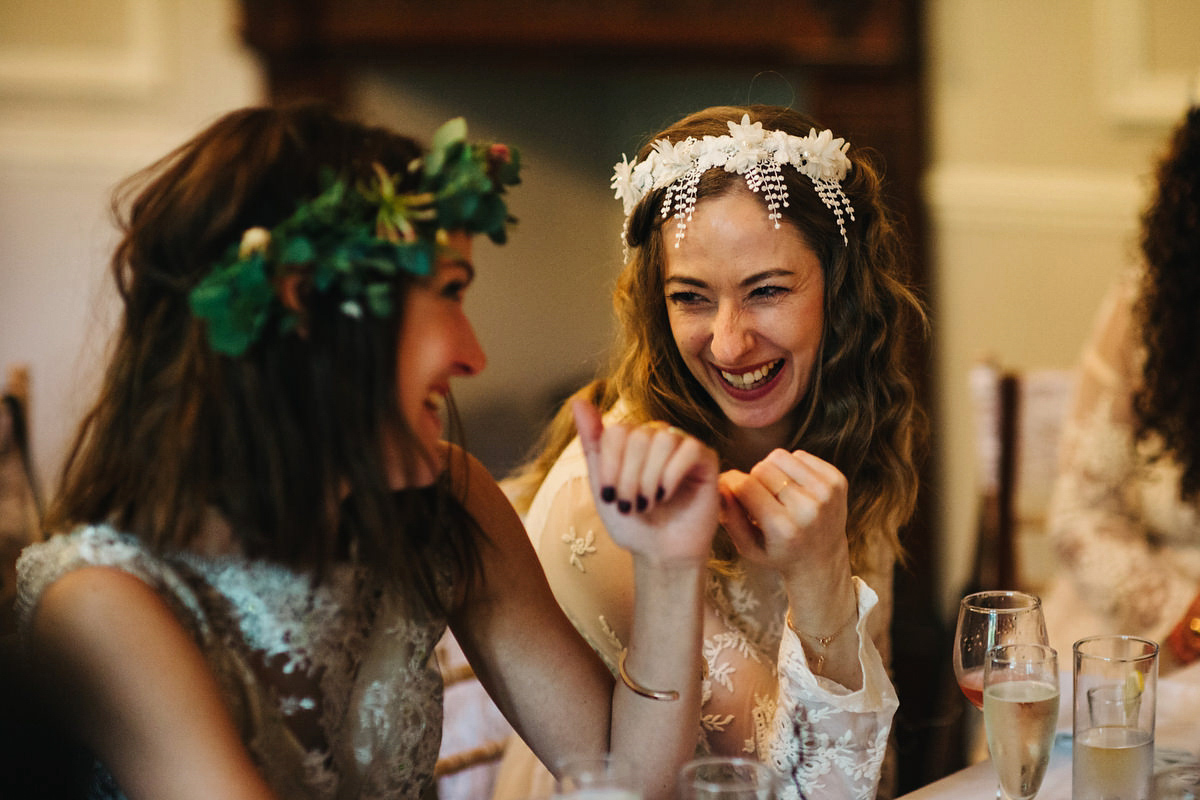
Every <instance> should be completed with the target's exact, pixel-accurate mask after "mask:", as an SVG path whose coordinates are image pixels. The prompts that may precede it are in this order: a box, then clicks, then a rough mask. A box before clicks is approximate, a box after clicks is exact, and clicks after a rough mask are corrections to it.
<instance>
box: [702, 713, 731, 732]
mask: <svg viewBox="0 0 1200 800" xmlns="http://www.w3.org/2000/svg"><path fill="white" fill-rule="evenodd" d="M731 722H733V714H726V715H725V716H721V715H720V714H702V715H701V716H700V725H701V726H702V727H703V728H704V730H706V731H713V732H715V733H720V732H721V731H724V730H725V728H726V726H727V725H729V723H731Z"/></svg>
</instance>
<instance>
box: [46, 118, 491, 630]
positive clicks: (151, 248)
mask: <svg viewBox="0 0 1200 800" xmlns="http://www.w3.org/2000/svg"><path fill="white" fill-rule="evenodd" d="M421 153H422V150H421V148H420V147H419V146H418V145H417V143H416V142H415V141H413V140H412V139H409V138H407V137H404V136H400V135H397V134H394V133H392V132H390V131H387V130H385V129H382V128H376V127H368V126H365V125H363V124H360V123H357V122H353V121H350V120H347V119H343V118H341V117H339V116H336V115H335V114H334V113H332V112H331V111H329V110H328V109H326V108H323V107H321V106H318V105H311V104H304V105H296V106H290V107H286V108H278V109H275V108H257V109H245V110H240V111H235V112H232V113H230V114H228V115H226V116H224V117H222V118H221V119H219V120H218V121H216V122H215V123H214V124H212V125H211V126H210V127H209V128H207V129H206V130H204V131H203V132H201V133H200V134H198V135H197V136H196V137H195V138H193V139H192V140H191V141H189V142H187V143H186V144H184V145H183V146H181V147H179V148H178V149H176V150H175V151H174V152H172V153H171V154H169V155H167V156H166V157H165V158H163V159H161V160H160V161H158V162H157V163H155V164H153V165H151V166H150V167H148V168H147V169H145V170H143V171H142V172H140V173H138V174H136V175H135V176H133V177H132V178H130V179H129V180H128V181H126V182H125V183H124V184H122V186H121V187H119V188H118V190H117V192H116V194H115V195H114V200H113V211H114V214H115V216H116V217H117V221H118V225H119V226H120V228H121V231H122V234H123V235H122V238H121V240H120V243H119V245H118V246H117V248H116V251H115V253H114V255H113V257H112V261H111V265H110V268H111V271H112V275H113V278H114V279H115V281H116V286H117V290H118V292H119V294H120V297H121V299H122V301H123V303H124V313H123V318H122V321H121V325H120V328H119V331H118V334H117V337H116V340H115V344H114V352H113V355H112V358H111V361H110V363H109V365H108V368H107V372H106V374H105V377H104V380H103V385H102V388H101V391H100V396H99V398H98V400H97V401H96V403H95V405H94V406H93V407H92V409H91V410H90V411H89V412H88V414H87V415H86V416H85V418H84V420H83V422H82V424H81V426H80V429H79V432H78V434H77V436H76V439H75V442H74V445H73V447H72V449H71V451H70V454H69V457H68V460H67V462H66V465H65V467H64V470H63V475H62V480H61V482H60V485H61V490H60V493H59V494H58V496H57V499H56V501H55V502H54V504H53V507H52V509H51V510H50V513H49V514H48V518H47V522H46V526H47V529H48V530H51V531H64V530H68V529H69V528H71V527H72V526H75V525H79V524H89V523H99V522H108V523H111V524H113V525H114V526H115V527H117V528H119V529H121V530H124V531H128V532H131V533H133V534H135V535H137V536H139V537H140V538H142V539H143V540H144V541H146V542H147V543H148V544H149V545H150V546H151V547H153V548H155V549H156V550H159V551H169V550H174V549H180V548H186V547H187V546H188V545H189V544H191V543H193V542H194V541H195V540H196V537H197V536H198V535H199V533H200V531H201V528H202V526H203V524H204V520H205V518H206V516H207V515H208V514H210V513H211V512H213V511H215V512H217V513H219V514H220V516H221V517H222V518H223V519H224V520H225V521H226V522H228V523H229V525H230V526H231V528H232V530H233V532H234V536H235V538H236V540H237V542H238V543H239V545H240V546H241V548H242V549H243V550H244V551H245V553H246V554H247V555H248V556H252V557H265V558H269V559H274V560H277V561H279V562H282V563H285V564H288V565H293V566H297V567H303V568H313V569H315V571H316V573H317V574H318V575H320V574H321V573H322V572H323V570H324V569H326V568H327V566H328V565H329V564H331V563H333V562H334V561H339V560H345V559H347V558H350V557H356V558H357V559H359V560H360V561H361V562H362V563H365V564H369V565H371V566H372V567H373V568H375V569H377V570H378V572H379V574H380V575H382V576H386V578H387V579H389V580H391V581H393V582H394V583H395V584H396V585H397V586H398V587H399V588H400V590H401V591H402V592H403V594H404V596H405V597H406V598H407V599H408V600H410V601H413V602H416V603H418V604H419V605H421V606H424V607H425V608H428V609H430V610H436V611H445V608H444V603H443V601H442V600H440V599H439V594H438V591H437V588H436V585H435V584H436V581H435V579H434V568H433V567H434V565H437V568H438V569H442V568H445V567H446V565H447V564H448V565H449V567H450V568H451V569H452V571H453V572H454V573H455V577H457V578H459V579H461V580H460V582H459V584H458V585H460V586H462V585H466V584H468V583H469V581H470V578H472V577H473V576H474V575H475V574H477V568H478V558H479V554H478V550H477V540H476V533H477V529H476V528H475V526H473V525H471V524H469V520H465V517H466V512H465V511H463V510H462V508H461V505H460V504H459V503H458V502H457V500H456V498H455V493H456V491H457V490H453V491H452V490H451V488H450V487H449V486H447V485H441V486H437V487H434V488H433V489H431V490H421V491H402V492H393V491H392V490H391V489H390V488H389V486H388V482H387V474H386V470H385V455H384V449H385V441H386V440H387V439H388V437H398V439H399V441H400V443H401V446H400V447H399V448H398V449H399V450H400V451H401V452H403V453H405V457H406V462H405V464H404V468H405V469H406V470H407V472H408V474H410V475H412V474H413V470H414V468H415V467H416V465H417V459H418V458H421V457H422V456H421V455H420V452H421V451H420V449H419V445H418V442H417V439H416V437H415V436H414V435H413V433H412V432H411V430H410V429H409V427H408V425H407V424H406V422H405V420H404V419H403V415H402V414H401V413H400V412H399V406H398V403H397V398H396V378H397V370H398V364H397V355H396V354H397V337H398V332H399V330H400V329H401V323H402V320H401V316H402V314H403V309H404V305H405V304H404V299H405V297H406V296H407V292H408V291H409V290H410V288H411V287H412V286H414V284H415V282H416V281H417V280H418V279H416V278H414V277H412V276H411V275H408V274H407V273H405V272H403V271H399V272H400V274H399V275H398V276H397V277H396V278H395V283H394V287H393V291H394V294H393V297H394V302H393V307H394V308H395V309H396V312H395V314H393V316H391V317H390V318H386V319H379V318H376V317H374V316H373V315H369V314H368V315H363V316H362V318H361V319H356V318H352V317H350V316H348V315H346V314H344V313H342V312H341V311H340V310H339V305H340V303H341V301H342V298H340V297H338V296H336V293H335V292H332V291H316V290H314V289H312V287H309V289H308V290H307V291H303V292H302V297H303V300H302V302H303V306H304V307H303V311H302V317H303V333H302V334H299V333H297V332H295V331H293V332H291V333H284V332H282V331H280V330H279V329H277V328H276V327H275V326H271V325H268V326H266V327H265V328H264V330H263V332H262V334H261V335H260V337H259V339H258V340H257V341H256V342H255V343H254V344H253V345H251V347H250V348H249V349H248V350H247V351H246V353H245V354H244V355H243V356H240V357H237V358H228V357H225V356H221V355H218V354H216V353H214V351H213V350H212V349H211V348H210V346H209V344H208V341H207V339H206V337H205V330H204V327H203V324H202V322H200V321H198V320H197V319H196V318H195V317H194V316H193V315H192V314H191V312H190V310H189V307H188V294H189V292H190V291H191V289H192V288H193V287H194V286H196V284H197V283H198V282H199V281H200V280H201V279H202V278H203V277H204V276H205V275H206V274H207V273H208V272H209V271H210V270H211V269H212V266H213V264H214V263H215V262H216V261H217V260H218V259H219V258H221V257H222V255H223V254H224V253H225V252H226V251H227V249H228V248H229V247H230V246H231V245H233V244H235V243H237V242H238V241H239V239H240V237H241V235H242V233H243V232H244V231H245V230H247V229H248V228H251V227H254V226H262V227H265V228H271V227H273V226H275V225H276V224H278V223H279V222H280V221H282V220H283V219H285V218H286V217H288V216H289V215H291V214H292V212H293V211H295V209H296V207H297V206H298V205H299V204H300V203H301V202H303V201H306V200H308V199H311V198H313V197H315V196H316V195H317V194H319V193H320V191H321V189H322V188H323V185H322V183H321V175H322V172H323V171H326V170H332V171H333V173H335V174H336V175H337V176H338V177H342V178H346V179H348V180H350V181H354V180H357V179H363V180H365V179H366V178H368V177H369V176H370V175H371V174H372V166H371V165H372V164H374V163H379V164H381V165H382V166H384V167H385V168H386V169H387V170H388V171H389V172H392V173H394V174H396V175H398V176H401V179H403V180H404V181H405V185H397V190H398V191H405V190H413V189H414V188H415V186H416V182H417V180H418V179H419V174H418V173H415V172H410V171H409V165H410V164H411V163H412V162H413V160H414V159H415V158H417V157H418V156H420V155H421ZM447 511H448V512H449V513H446V512H447ZM464 522H466V523H468V524H463V523H464Z"/></svg>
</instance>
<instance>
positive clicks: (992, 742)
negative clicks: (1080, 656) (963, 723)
mask: <svg viewBox="0 0 1200 800" xmlns="http://www.w3.org/2000/svg"><path fill="white" fill-rule="evenodd" d="M1057 722H1058V654H1057V653H1056V652H1055V651H1054V650H1053V649H1052V648H1050V647H1047V646H1046V645H1044V644H1002V645H998V646H996V647H993V648H992V649H991V650H989V651H988V653H987V657H986V660H985V662H984V671H983V724H984V727H985V728H986V729H987V742H988V752H989V753H990V754H991V757H992V765H993V766H995V768H996V775H997V777H999V779H1000V789H1001V791H1002V792H1003V793H1004V797H1005V798H1006V800H1033V798H1034V797H1035V796H1036V795H1037V793H1038V790H1039V789H1040V788H1042V778H1044V777H1045V776H1046V765H1047V764H1048V763H1049V762H1050V749H1051V748H1052V747H1053V746H1054V726H1055V723H1057Z"/></svg>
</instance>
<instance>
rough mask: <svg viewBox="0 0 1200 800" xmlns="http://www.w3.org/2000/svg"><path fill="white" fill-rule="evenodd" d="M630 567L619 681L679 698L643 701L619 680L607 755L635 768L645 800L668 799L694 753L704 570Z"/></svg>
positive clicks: (691, 566) (643, 563)
mask: <svg viewBox="0 0 1200 800" xmlns="http://www.w3.org/2000/svg"><path fill="white" fill-rule="evenodd" d="M634 563H635V565H634V583H635V596H634V612H633V613H634V616H633V626H632V630H631V632H630V636H629V642H628V644H627V655H626V658H625V669H626V675H627V676H628V677H629V679H630V682H631V683H634V684H635V685H638V686H640V687H644V688H648V689H652V690H658V691H665V692H673V693H677V694H678V696H677V697H676V698H675V699H653V698H649V697H645V696H642V695H640V694H638V693H637V692H636V691H635V690H634V689H633V688H631V687H630V686H629V685H627V684H626V682H625V681H623V680H618V681H617V684H616V687H615V689H614V693H613V725H612V751H613V753H614V754H616V755H618V756H620V757H623V758H625V759H627V760H628V761H629V762H630V763H632V764H634V765H635V766H636V768H637V771H638V773H639V775H640V776H641V780H642V782H643V785H644V789H645V796H646V798H647V800H651V799H652V798H667V797H670V796H672V794H671V793H672V792H673V790H674V781H675V776H676V775H677V774H678V772H679V769H680V767H682V766H683V764H684V763H686V762H687V761H688V760H689V759H691V758H692V757H693V754H694V753H695V747H696V741H697V739H696V736H697V730H698V729H699V724H700V680H701V675H702V672H703V666H702V665H703V660H702V658H701V656H700V640H701V627H702V622H701V611H702V605H703V591H704V583H705V579H706V578H705V575H706V566H705V565H704V564H700V563H696V564H689V565H674V566H662V565H653V564H650V563H648V562H647V561H646V560H645V559H642V558H635V562H634Z"/></svg>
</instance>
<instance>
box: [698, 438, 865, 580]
mask: <svg viewBox="0 0 1200 800" xmlns="http://www.w3.org/2000/svg"><path fill="white" fill-rule="evenodd" d="M720 490H721V500H722V522H723V523H724V525H725V529H726V530H727V531H728V532H729V535H730V537H731V538H732V539H733V543H734V545H735V546H736V547H737V549H738V552H739V553H740V554H741V556H742V557H743V558H745V559H746V560H747V561H750V562H752V563H756V564H761V565H763V566H766V567H769V568H771V569H774V570H776V571H778V572H779V573H781V574H782V575H783V576H784V579H785V581H789V582H790V581H791V580H793V579H796V580H805V581H808V582H811V581H813V580H816V581H817V582H818V583H820V582H822V580H829V579H831V578H835V577H836V578H842V577H845V576H847V575H848V574H849V565H850V556H849V547H848V545H847V542H846V515H847V500H846V494H847V483H846V478H845V476H844V475H842V473H841V472H840V471H839V470H838V469H837V468H836V467H834V466H833V465H832V464H830V463H828V462H827V461H823V460H821V459H820V458H817V457H816V456H814V455H812V454H811V453H806V452H804V451H803V450H797V451H795V452H792V453H789V452H787V451H786V450H782V449H777V450H774V451H772V452H771V453H770V454H769V455H768V456H767V457H766V458H764V459H763V460H762V461H760V462H758V463H757V464H755V465H754V467H753V468H752V469H751V470H750V473H749V474H746V473H744V472H739V471H737V470H730V471H729V472H725V473H722V475H721V479H720Z"/></svg>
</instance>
